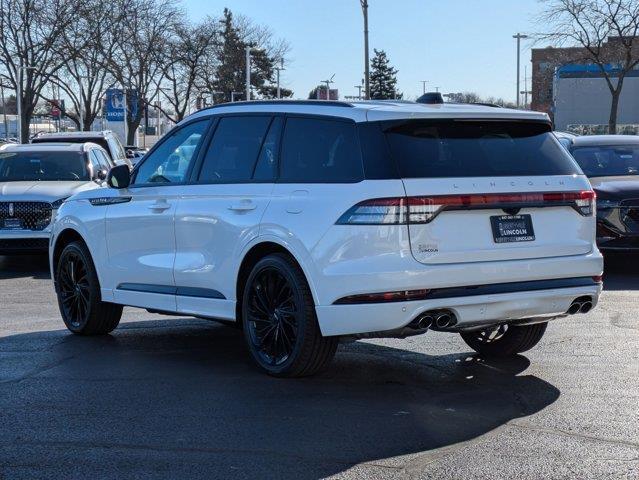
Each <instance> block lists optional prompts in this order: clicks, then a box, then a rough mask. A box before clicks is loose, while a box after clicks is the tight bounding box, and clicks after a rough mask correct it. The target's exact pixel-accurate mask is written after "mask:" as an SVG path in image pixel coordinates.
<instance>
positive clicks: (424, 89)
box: [420, 80, 430, 95]
mask: <svg viewBox="0 0 639 480" xmlns="http://www.w3.org/2000/svg"><path fill="white" fill-rule="evenodd" d="M420 82H422V94H424V95H425V94H426V84H427V83H430V82H429V81H428V80H420Z"/></svg>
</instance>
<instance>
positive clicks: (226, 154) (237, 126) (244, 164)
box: [199, 116, 271, 183]
mask: <svg viewBox="0 0 639 480" xmlns="http://www.w3.org/2000/svg"><path fill="white" fill-rule="evenodd" d="M270 123H271V117H262V116H255V117H225V118H221V119H220V122H219V123H218V126H217V128H216V129H215V135H214V136H213V140H212V141H211V144H210V145H209V148H208V150H207V152H206V156H205V157H204V163H203V164H202V170H201V172H200V176H199V181H200V182H206V183H228V182H247V181H249V180H250V179H251V177H252V175H253V169H254V167H255V162H256V161H257V156H258V153H259V152H260V149H261V147H262V143H263V142H264V137H265V136H266V131H267V129H268V127H269V124H270Z"/></svg>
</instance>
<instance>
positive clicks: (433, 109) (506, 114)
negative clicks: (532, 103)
mask: <svg viewBox="0 0 639 480" xmlns="http://www.w3.org/2000/svg"><path fill="white" fill-rule="evenodd" d="M228 113H292V114H295V113H297V114H311V115H327V116H333V117H342V118H347V119H352V120H354V121H356V122H366V121H369V122H372V121H380V120H398V119H420V118H426V119H427V118H433V119H455V118H460V119H475V118H476V119H493V120H494V119H503V120H537V121H546V122H547V121H549V117H548V115H546V114H545V113H542V112H533V111H530V110H515V109H510V108H499V107H491V106H486V105H473V104H457V103H436V104H425V103H416V102H408V101H398V100H368V101H357V102H336V101H326V100H269V101H259V100H258V101H251V102H235V103H225V104H221V105H215V106H213V107H208V108H204V109H202V110H199V111H197V112H195V113H194V114H192V115H190V116H189V117H187V118H186V119H185V120H183V122H184V121H189V120H193V119H196V118H201V117H207V116H211V115H215V114H228Z"/></svg>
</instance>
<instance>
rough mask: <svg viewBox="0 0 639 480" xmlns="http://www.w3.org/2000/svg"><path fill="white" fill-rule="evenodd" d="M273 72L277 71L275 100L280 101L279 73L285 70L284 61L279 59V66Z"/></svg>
mask: <svg viewBox="0 0 639 480" xmlns="http://www.w3.org/2000/svg"><path fill="white" fill-rule="evenodd" d="M275 70H276V71H277V99H278V100H279V99H281V98H282V91H281V90H280V71H281V70H286V69H285V68H284V59H283V58H280V66H279V67H275Z"/></svg>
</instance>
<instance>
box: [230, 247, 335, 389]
mask: <svg viewBox="0 0 639 480" xmlns="http://www.w3.org/2000/svg"><path fill="white" fill-rule="evenodd" d="M242 323H243V328H244V336H245V339H246V343H247V345H248V349H249V351H250V353H251V356H252V357H253V359H254V360H255V362H256V363H257V364H258V366H259V367H260V368H261V369H263V370H264V371H266V372H267V373H269V374H270V375H275V376H280V377H303V376H308V375H313V374H315V373H317V372H319V371H320V370H322V369H323V368H325V367H326V366H327V365H328V364H329V363H330V361H331V360H332V358H333V356H334V355H335V350H336V349H337V343H338V339H337V338H336V337H323V336H322V334H321V332H320V329H319V325H318V323H317V317H316V314H315V305H314V302H313V297H312V295H311V291H310V289H309V287H308V284H307V282H306V278H305V277H304V273H303V272H302V271H301V269H300V267H299V266H298V265H297V264H296V263H295V262H294V261H293V259H292V258H291V257H289V256H288V255H284V254H280V253H276V254H272V255H268V256H267V257H264V258H263V259H262V260H260V261H259V262H258V263H257V264H256V265H255V267H254V268H253V270H252V271H251V274H250V275H249V277H248V279H247V282H246V286H245V288H244V294H243V297H242Z"/></svg>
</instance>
